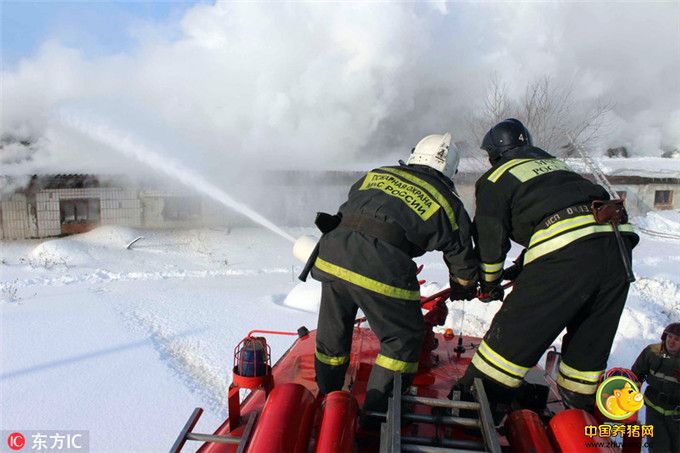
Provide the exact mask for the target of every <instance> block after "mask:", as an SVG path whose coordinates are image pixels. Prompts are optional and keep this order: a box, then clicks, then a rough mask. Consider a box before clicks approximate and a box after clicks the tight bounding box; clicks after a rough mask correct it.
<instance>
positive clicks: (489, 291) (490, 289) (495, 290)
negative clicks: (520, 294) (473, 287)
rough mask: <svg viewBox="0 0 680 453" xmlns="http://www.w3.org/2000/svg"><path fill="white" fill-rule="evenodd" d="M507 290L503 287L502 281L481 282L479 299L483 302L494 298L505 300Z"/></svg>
mask: <svg viewBox="0 0 680 453" xmlns="http://www.w3.org/2000/svg"><path fill="white" fill-rule="evenodd" d="M503 296H505V291H503V288H501V281H500V280H496V281H495V282H481V283H480V288H479V297H478V298H479V300H480V301H481V302H491V301H492V300H500V301H501V302H503Z"/></svg>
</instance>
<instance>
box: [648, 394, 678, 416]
mask: <svg viewBox="0 0 680 453" xmlns="http://www.w3.org/2000/svg"><path fill="white" fill-rule="evenodd" d="M645 405H646V406H648V407H651V408H652V409H654V410H655V411H657V412H658V413H660V414H661V415H680V409H664V408H663V407H660V406H657V405H656V404H653V403H652V402H651V401H649V398H647V397H646V396H645Z"/></svg>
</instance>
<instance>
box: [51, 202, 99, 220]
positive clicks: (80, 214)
mask: <svg viewBox="0 0 680 453" xmlns="http://www.w3.org/2000/svg"><path fill="white" fill-rule="evenodd" d="M59 210H60V214H61V223H62V224H72V223H99V219H100V214H99V213H100V209H99V198H78V199H72V200H60V201H59Z"/></svg>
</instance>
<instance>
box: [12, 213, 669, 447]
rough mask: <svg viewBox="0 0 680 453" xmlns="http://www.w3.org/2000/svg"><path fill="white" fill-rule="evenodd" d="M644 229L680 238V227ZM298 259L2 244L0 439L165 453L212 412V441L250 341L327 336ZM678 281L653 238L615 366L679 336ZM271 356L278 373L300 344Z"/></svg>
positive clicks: (192, 233)
mask: <svg viewBox="0 0 680 453" xmlns="http://www.w3.org/2000/svg"><path fill="white" fill-rule="evenodd" d="M636 221H637V224H638V225H642V226H644V227H645V228H647V229H657V230H658V229H661V228H663V230H662V231H664V232H666V233H673V234H676V235H680V213H678V212H668V213H664V214H663V215H659V214H654V213H651V214H649V215H648V216H647V217H646V218H644V219H636ZM287 232H288V233H290V234H291V235H292V236H294V237H297V236H299V235H301V234H309V233H312V232H313V231H312V230H305V229H289V230H287ZM138 236H143V239H141V240H139V241H137V242H136V243H135V244H134V245H133V246H132V247H131V248H130V249H126V246H127V245H128V244H129V243H130V241H132V240H133V239H135V238H136V237H138ZM291 249H292V244H290V243H289V242H288V241H286V240H284V239H282V238H281V237H279V236H277V235H274V234H273V233H270V232H269V231H267V230H264V229H258V228H241V229H234V230H231V231H229V230H212V229H200V230H186V231H142V230H132V229H125V228H114V227H102V228H99V229H97V230H94V231H92V232H89V233H86V234H82V235H78V236H71V237H66V238H61V239H54V240H49V241H43V242H41V241H22V242H3V243H2V248H1V254H0V277H1V282H0V299H1V301H0V400H1V404H0V429H2V430H16V431H21V430H48V429H51V430H67V429H72V430H89V433H90V444H91V449H92V451H96V452H120V451H163V450H167V449H168V448H169V447H170V445H171V444H172V442H173V441H174V439H175V437H176V435H177V433H178V431H179V430H180V429H181V427H182V426H183V424H184V422H185V421H186V418H187V417H188V416H189V414H190V413H191V411H192V410H193V408H194V407H196V406H202V407H204V408H205V409H206V412H205V414H204V415H203V417H202V418H201V421H200V422H199V424H198V426H197V430H199V431H201V432H212V431H213V430H214V429H215V428H216V427H217V426H218V424H220V423H221V422H222V421H223V420H224V418H225V417H226V416H227V412H226V395H227V387H228V384H229V382H230V374H231V371H230V370H231V367H232V354H233V348H234V346H235V345H236V344H237V343H238V342H239V341H240V340H241V338H242V337H243V336H245V335H246V334H247V333H248V331H250V330H251V329H256V328H260V329H275V330H289V331H295V330H296V329H297V328H298V327H300V326H302V325H305V326H307V327H308V328H310V329H312V328H314V327H315V325H316V311H317V308H318V298H319V294H320V287H319V285H318V284H317V283H315V282H313V281H310V282H307V283H305V284H302V283H300V282H299V281H298V280H297V279H296V278H295V277H296V276H297V274H298V273H299V271H300V268H301V264H300V263H299V262H296V261H295V260H294V258H293V256H292V253H291ZM517 252H518V249H513V251H512V252H511V257H514V256H515V255H516V254H517ZM420 262H421V263H424V264H425V270H424V271H423V274H422V276H423V278H425V279H427V281H428V282H429V283H428V285H427V287H426V288H424V290H423V293H431V292H435V291H436V290H438V289H440V288H441V287H443V286H444V284H446V282H447V271H446V268H445V266H444V264H443V262H442V261H441V258H440V255H439V254H434V253H433V254H428V255H426V256H425V257H424V258H423V259H421V260H420ZM679 271H680V240H674V239H669V238H659V237H655V236H650V235H647V234H643V235H642V241H641V243H640V245H639V246H638V248H637V249H636V251H635V273H636V275H637V276H638V281H637V282H636V283H635V284H634V285H633V287H632V289H631V293H630V297H629V300H628V305H627V308H626V311H625V313H624V315H623V317H622V319H621V323H620V327H619V332H618V335H617V338H616V343H615V345H614V348H613V351H612V356H611V359H610V365H611V366H630V364H631V363H632V361H633V360H634V359H635V357H636V356H637V354H638V352H639V351H640V350H641V349H642V348H643V347H644V346H645V345H646V344H648V343H651V342H655V341H658V338H659V335H660V333H661V331H662V329H663V327H664V326H665V325H666V324H667V323H668V322H670V321H671V320H675V321H677V320H679V319H680V272H679ZM437 282H439V283H437ZM499 306H500V304H499V303H491V304H482V303H479V302H478V301H470V302H465V303H462V302H453V303H450V305H449V308H450V311H451V314H450V316H449V319H448V320H447V323H448V327H453V328H454V329H455V330H456V331H459V330H460V329H461V328H462V329H463V331H464V332H465V333H466V334H470V335H479V336H481V335H482V334H483V333H484V331H485V330H486V328H487V327H488V325H489V321H490V320H491V319H492V318H493V315H494V313H495V312H496V311H497V309H498V308H499ZM268 340H269V341H270V343H271V346H272V353H273V356H274V357H273V358H274V360H276V359H277V358H278V357H279V356H280V355H281V354H282V353H283V352H284V351H285V350H286V349H287V347H288V346H289V345H290V342H291V339H290V337H275V336H269V337H268ZM558 344H559V343H558Z"/></svg>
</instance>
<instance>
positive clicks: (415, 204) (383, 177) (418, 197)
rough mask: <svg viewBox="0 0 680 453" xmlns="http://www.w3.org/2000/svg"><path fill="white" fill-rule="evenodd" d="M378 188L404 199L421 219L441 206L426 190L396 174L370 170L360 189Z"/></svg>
mask: <svg viewBox="0 0 680 453" xmlns="http://www.w3.org/2000/svg"><path fill="white" fill-rule="evenodd" d="M369 189H377V190H380V191H381V192H383V193H385V194H387V195H389V196H391V197H395V198H398V199H399V200H401V201H403V202H404V203H405V204H406V205H407V206H408V207H409V208H411V210H412V211H413V212H415V213H416V214H417V215H418V216H419V217H420V218H421V219H423V220H428V219H429V218H430V217H432V215H433V214H434V213H435V212H437V210H438V209H439V208H440V206H439V204H438V203H437V202H436V201H434V200H433V199H432V198H431V197H430V196H429V195H428V194H427V193H425V191H423V190H422V189H421V188H420V187H418V186H416V185H415V184H410V183H408V182H406V181H404V180H402V179H400V178H398V177H396V176H395V175H392V174H385V173H376V172H374V171H369V172H368V174H366V177H365V178H364V182H363V183H361V187H359V190H369Z"/></svg>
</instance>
